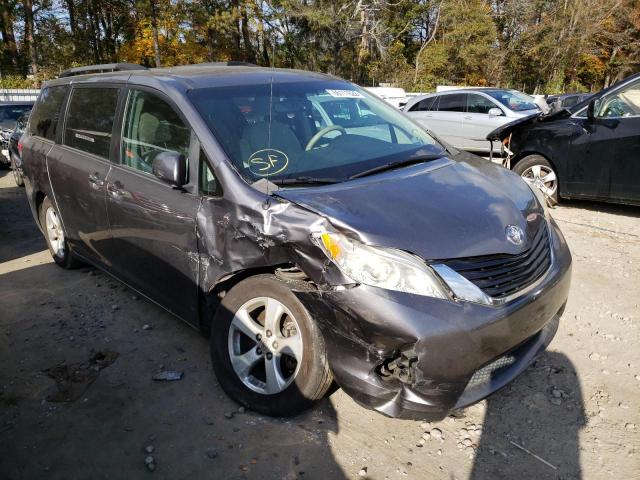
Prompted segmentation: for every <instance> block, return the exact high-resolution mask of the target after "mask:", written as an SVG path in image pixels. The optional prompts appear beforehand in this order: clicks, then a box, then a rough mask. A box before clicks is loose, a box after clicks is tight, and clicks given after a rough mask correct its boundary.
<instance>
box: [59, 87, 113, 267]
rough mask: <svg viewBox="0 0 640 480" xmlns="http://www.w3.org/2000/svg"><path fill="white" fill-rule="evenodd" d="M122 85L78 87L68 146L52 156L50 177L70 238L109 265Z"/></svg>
mask: <svg viewBox="0 0 640 480" xmlns="http://www.w3.org/2000/svg"><path fill="white" fill-rule="evenodd" d="M119 92H120V90H119V88H118V87H117V86H113V87H108V86H100V87H97V86H91V87H85V86H82V87H74V88H73V90H72V91H71V94H70V95H71V96H70V99H69V105H68V108H67V116H66V120H65V123H64V130H63V141H62V144H56V145H55V146H54V147H53V149H52V150H51V151H50V152H49V155H48V157H47V163H48V168H49V178H50V179H51V186H52V188H53V193H54V195H55V199H56V203H57V206H58V210H59V212H60V215H61V216H62V219H63V222H64V226H65V230H66V237H67V240H68V241H69V242H70V243H71V245H72V246H73V248H74V249H75V250H76V251H77V252H78V253H80V254H81V255H83V256H84V257H88V258H89V259H91V260H93V261H97V262H99V263H101V264H103V265H105V266H107V267H109V261H108V260H107V258H106V257H105V256H104V253H105V248H106V246H107V244H108V241H109V236H110V235H109V224H108V221H107V212H106V208H105V180H106V178H107V175H108V173H109V169H110V168H111V163H110V161H109V157H110V151H111V147H112V136H113V125H114V118H115V113H116V108H117V104H118V95H119Z"/></svg>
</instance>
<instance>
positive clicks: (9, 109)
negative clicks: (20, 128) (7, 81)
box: [0, 102, 33, 165]
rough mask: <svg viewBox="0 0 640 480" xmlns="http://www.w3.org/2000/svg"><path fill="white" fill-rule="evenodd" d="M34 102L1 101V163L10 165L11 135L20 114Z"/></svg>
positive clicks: (29, 108) (27, 109)
mask: <svg viewBox="0 0 640 480" xmlns="http://www.w3.org/2000/svg"><path fill="white" fill-rule="evenodd" d="M32 107H33V102H0V165H3V164H4V165H10V164H11V159H10V157H9V137H11V132H13V129H14V128H15V126H16V121H17V120H18V118H20V115H22V114H23V113H25V112H27V111H29V110H31V108H32Z"/></svg>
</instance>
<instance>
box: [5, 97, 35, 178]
mask: <svg viewBox="0 0 640 480" xmlns="http://www.w3.org/2000/svg"><path fill="white" fill-rule="evenodd" d="M30 112H31V111H30V110H28V111H26V112H25V113H23V114H22V115H21V116H20V118H18V121H17V122H16V126H15V128H14V129H13V132H11V136H10V137H9V160H10V162H11V169H12V170H13V179H14V181H15V182H16V185H17V186H19V187H22V186H24V174H23V171H22V144H21V143H20V138H22V134H23V133H24V129H25V128H26V126H27V122H28V121H29V113H30Z"/></svg>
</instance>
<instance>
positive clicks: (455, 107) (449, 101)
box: [429, 93, 467, 148]
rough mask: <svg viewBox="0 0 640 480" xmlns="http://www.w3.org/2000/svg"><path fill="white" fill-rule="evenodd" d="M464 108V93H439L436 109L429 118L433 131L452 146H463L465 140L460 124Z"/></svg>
mask: <svg viewBox="0 0 640 480" xmlns="http://www.w3.org/2000/svg"><path fill="white" fill-rule="evenodd" d="M466 109H467V94H466V93H448V94H443V95H441V96H440V101H439V102H438V111H437V112H433V118H431V119H430V120H429V121H430V122H431V124H432V129H433V132H435V134H436V135H438V136H440V137H442V139H443V140H444V141H445V142H449V143H450V144H451V145H453V146H454V147H457V148H465V147H464V145H465V142H466V140H465V137H464V132H463V127H462V125H463V122H464V115H465V110H466Z"/></svg>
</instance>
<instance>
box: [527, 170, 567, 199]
mask: <svg viewBox="0 0 640 480" xmlns="http://www.w3.org/2000/svg"><path fill="white" fill-rule="evenodd" d="M521 176H522V179H523V180H524V181H525V182H527V183H528V184H529V185H532V186H534V187H536V188H537V189H539V190H540V191H541V192H542V193H543V194H544V195H545V196H546V197H548V198H552V197H553V196H554V195H555V193H556V191H557V190H558V178H557V176H556V173H555V172H554V171H553V170H552V169H551V168H549V167H547V166H546V165H532V166H530V167H529V168H527V169H526V170H525V171H524V172H522V175H521Z"/></svg>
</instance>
